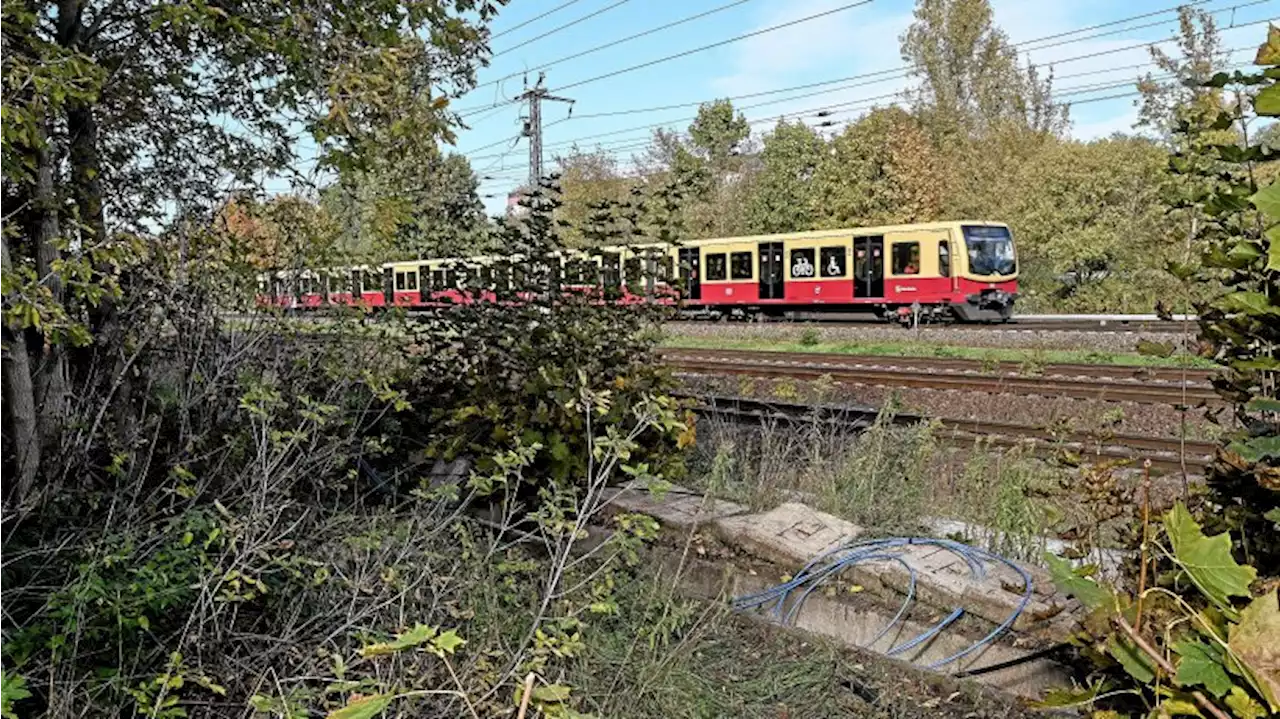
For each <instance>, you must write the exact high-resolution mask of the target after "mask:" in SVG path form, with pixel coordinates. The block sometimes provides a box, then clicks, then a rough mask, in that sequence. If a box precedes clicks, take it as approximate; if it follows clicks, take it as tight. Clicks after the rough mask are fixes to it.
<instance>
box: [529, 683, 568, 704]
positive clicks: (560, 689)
mask: <svg viewBox="0 0 1280 719" xmlns="http://www.w3.org/2000/svg"><path fill="white" fill-rule="evenodd" d="M572 691H573V689H572V688H571V687H567V686H565V685H564V684H548V685H546V686H540V687H536V688H535V689H534V690H533V698H534V700H535V701H539V702H543V703H545V704H554V703H559V702H564V701H568V700H569V694H570V693H571V692H572Z"/></svg>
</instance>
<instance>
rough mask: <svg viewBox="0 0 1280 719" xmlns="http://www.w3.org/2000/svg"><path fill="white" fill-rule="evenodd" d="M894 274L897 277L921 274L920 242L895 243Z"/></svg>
mask: <svg viewBox="0 0 1280 719" xmlns="http://www.w3.org/2000/svg"><path fill="white" fill-rule="evenodd" d="M893 274H895V275H918V274H920V243H919V242H895V243H893Z"/></svg>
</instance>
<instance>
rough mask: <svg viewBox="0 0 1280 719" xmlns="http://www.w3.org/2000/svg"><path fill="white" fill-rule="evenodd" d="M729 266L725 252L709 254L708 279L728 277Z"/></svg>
mask: <svg viewBox="0 0 1280 719" xmlns="http://www.w3.org/2000/svg"><path fill="white" fill-rule="evenodd" d="M728 274H729V267H728V262H727V260H726V259H725V255H724V253H723V252H717V253H716V254H714V255H707V273H706V277H705V278H703V279H706V280H723V279H725V278H726V277H728Z"/></svg>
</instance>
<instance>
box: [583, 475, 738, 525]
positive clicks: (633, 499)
mask: <svg viewBox="0 0 1280 719" xmlns="http://www.w3.org/2000/svg"><path fill="white" fill-rule="evenodd" d="M603 501H604V504H605V505H606V507H605V511H608V512H611V513H616V512H633V513H637V514H647V515H649V516H650V517H653V518H654V519H656V520H658V522H659V523H661V524H662V526H663V527H668V528H671V529H675V530H677V531H680V532H685V531H689V530H693V529H697V528H699V527H701V526H702V525H704V524H706V523H708V522H712V521H715V520H717V519H721V518H723V517H731V516H734V515H738V514H743V513H745V512H747V511H748V510H747V508H746V507H744V506H743V505H741V504H734V503H733V502H725V501H721V500H718V499H711V498H710V497H705V496H703V495H701V494H699V493H697V492H693V491H691V490H688V489H685V488H684V487H679V486H675V485H673V486H672V487H671V488H670V489H668V490H667V491H666V492H665V493H663V494H662V495H661V498H659V496H658V495H656V494H654V493H653V492H652V491H651V490H650V489H649V488H648V487H647V486H645V485H643V484H641V483H638V482H635V481H632V482H628V483H627V484H625V485H622V486H620V487H611V488H609V489H607V490H605V493H604V499H603Z"/></svg>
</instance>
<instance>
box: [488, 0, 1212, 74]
mask: <svg viewBox="0 0 1280 719" xmlns="http://www.w3.org/2000/svg"><path fill="white" fill-rule="evenodd" d="M748 2H751V0H733V2H730V3H726V4H724V5H720V6H718V7H713V8H711V9H710V10H705V11H703V12H700V13H698V14H696V15H690V16H688V17H684V18H681V19H679V20H675V21H672V22H669V23H667V24H665V25H659V26H657V27H653V28H649V29H648V30H644V31H642V32H638V33H635V34H634V35H628V36H627V37H624V38H619V39H617V40H614V41H612V42H607V43H604V44H603V45H597V46H595V47H593V48H588V49H586V50H582V51H580V52H575V53H573V54H572V55H565V56H564V57H561V58H557V59H555V60H551V61H549V62H544V63H542V64H540V65H535V66H534V67H530V68H528V69H526V70H523V71H521V72H515V73H511V74H510V75H506V76H505V77H501V78H498V79H497V80H490V81H489V82H486V83H482V84H480V85H476V87H475V89H477V90H478V89H480V88H482V87H488V86H490V85H496V84H497V83H499V82H502V81H503V80H506V79H508V78H512V77H517V76H519V75H520V74H522V73H523V72H536V71H538V70H546V69H547V68H549V67H552V66H554V65H559V64H560V63H562V62H568V61H569V60H576V59H578V58H580V57H585V56H587V55H591V54H593V53H596V52H599V51H601V50H607V49H609V48H611V47H617V46H618V45H622V44H624V43H628V42H631V41H632V40H638V39H640V38H642V37H645V36H648V35H652V34H653V33H655V32H661V31H663V30H669V29H671V28H673V27H676V26H678V25H683V24H685V23H687V22H693V21H694V20H701V19H702V18H704V17H708V16H710V15H714V14H716V13H718V12H722V11H724V10H728V9H730V8H734V7H737V6H739V5H743V4H745V3H748ZM1201 2H1207V0H1201Z"/></svg>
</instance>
